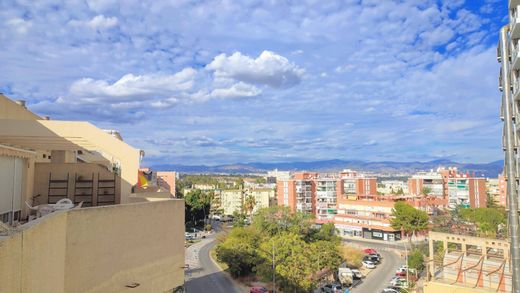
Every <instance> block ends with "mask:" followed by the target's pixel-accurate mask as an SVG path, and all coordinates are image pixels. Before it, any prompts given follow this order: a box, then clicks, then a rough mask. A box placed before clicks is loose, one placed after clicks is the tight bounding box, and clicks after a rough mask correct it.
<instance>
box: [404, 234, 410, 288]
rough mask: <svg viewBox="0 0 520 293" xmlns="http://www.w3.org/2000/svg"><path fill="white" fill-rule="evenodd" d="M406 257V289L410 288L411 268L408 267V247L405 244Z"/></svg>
mask: <svg viewBox="0 0 520 293" xmlns="http://www.w3.org/2000/svg"><path fill="white" fill-rule="evenodd" d="M404 256H405V259H406V288H410V276H409V275H410V268H409V267H408V247H407V246H406V243H404Z"/></svg>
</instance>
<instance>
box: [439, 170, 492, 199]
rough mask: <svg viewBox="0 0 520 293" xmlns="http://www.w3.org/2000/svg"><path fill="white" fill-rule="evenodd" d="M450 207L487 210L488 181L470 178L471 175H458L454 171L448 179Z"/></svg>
mask: <svg viewBox="0 0 520 293" xmlns="http://www.w3.org/2000/svg"><path fill="white" fill-rule="evenodd" d="M446 181H447V189H448V201H449V203H448V207H449V208H452V209H453V208H456V207H457V206H462V207H472V208H481V207H482V208H485V207H486V199H487V195H486V179H485V178H477V177H475V176H470V174H469V173H466V174H464V173H458V172H457V169H454V170H453V171H452V172H450V173H449V175H448V177H447V179H446Z"/></svg>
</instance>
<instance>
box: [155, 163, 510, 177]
mask: <svg viewBox="0 0 520 293" xmlns="http://www.w3.org/2000/svg"><path fill="white" fill-rule="evenodd" d="M440 166H444V167H457V168H458V169H459V170H460V171H463V172H466V171H467V172H470V173H473V172H475V174H476V175H477V176H485V177H497V176H498V174H499V173H500V172H502V170H503V168H504V161H495V162H491V163H485V164H468V163H457V162H454V161H451V160H446V159H442V160H434V161H428V162H391V161H383V162H367V161H360V160H325V161H312V162H285V163H237V164H227V165H216V166H206V165H197V166H188V165H177V164H159V165H153V166H151V167H152V168H153V169H154V170H158V171H166V170H171V171H177V172H180V173H220V174H222V173H224V174H252V173H265V172H267V171H270V170H274V169H278V170H281V171H319V172H337V171H341V170H343V169H353V170H357V171H364V172H371V173H378V174H389V175H392V174H396V175H397V174H412V173H415V172H417V171H428V170H431V169H437V168H438V167H440Z"/></svg>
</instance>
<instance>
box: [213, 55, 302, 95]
mask: <svg viewBox="0 0 520 293" xmlns="http://www.w3.org/2000/svg"><path fill="white" fill-rule="evenodd" d="M206 69H208V70H212V71H214V75H215V76H216V77H225V78H233V79H236V80H238V81H242V82H246V83H251V84H260V85H268V86H270V87H273V88H287V87H292V86H294V85H296V84H298V83H300V81H301V79H302V77H303V74H304V72H305V71H304V70H303V69H301V68H300V67H298V66H297V65H296V64H294V63H292V62H290V61H289V60H287V58H285V57H283V56H280V55H277V54H275V53H273V52H271V51H263V52H262V54H260V56H258V58H256V59H253V58H251V57H249V56H246V55H242V53H240V52H235V53H233V54H232V55H230V56H227V55H226V54H220V55H218V56H217V57H215V59H213V61H212V62H211V63H210V64H208V65H207V66H206Z"/></svg>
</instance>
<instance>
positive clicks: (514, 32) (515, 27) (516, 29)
mask: <svg viewBox="0 0 520 293" xmlns="http://www.w3.org/2000/svg"><path fill="white" fill-rule="evenodd" d="M517 1H518V0H517ZM515 6H516V5H515ZM516 7H518V6H516ZM510 19H511V24H510V31H511V39H513V40H515V39H519V38H520V25H519V24H520V17H519V15H518V8H516V9H514V10H512V12H511V16H510Z"/></svg>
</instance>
